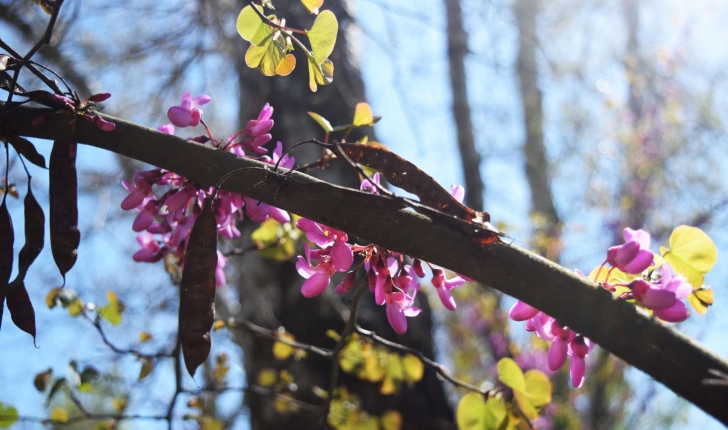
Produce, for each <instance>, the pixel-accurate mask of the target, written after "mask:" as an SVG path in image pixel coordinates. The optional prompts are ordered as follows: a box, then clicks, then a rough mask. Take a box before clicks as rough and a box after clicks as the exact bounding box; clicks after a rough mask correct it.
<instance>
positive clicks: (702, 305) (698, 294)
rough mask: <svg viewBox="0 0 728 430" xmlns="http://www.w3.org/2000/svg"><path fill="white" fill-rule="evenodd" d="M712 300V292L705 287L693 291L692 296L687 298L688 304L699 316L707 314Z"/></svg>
mask: <svg viewBox="0 0 728 430" xmlns="http://www.w3.org/2000/svg"><path fill="white" fill-rule="evenodd" d="M713 299H714V297H713V290H712V289H710V288H706V287H700V288H698V289H697V290H693V292H692V294H690V295H689V296H688V302H690V304H691V305H692V307H693V308H694V309H695V311H696V312H697V313H698V314H700V315H704V314H705V313H706V312H708V307H710V306H712V305H713Z"/></svg>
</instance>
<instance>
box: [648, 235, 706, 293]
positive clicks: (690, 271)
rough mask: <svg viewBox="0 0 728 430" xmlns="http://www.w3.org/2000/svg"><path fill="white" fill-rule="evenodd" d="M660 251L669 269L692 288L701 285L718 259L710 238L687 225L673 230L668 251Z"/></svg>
mask: <svg viewBox="0 0 728 430" xmlns="http://www.w3.org/2000/svg"><path fill="white" fill-rule="evenodd" d="M660 251H661V252H662V255H663V257H665V261H667V263H668V264H669V265H670V267H672V269H673V270H674V271H675V272H677V273H679V274H681V275H683V276H685V277H686V278H687V279H688V282H690V283H691V284H692V285H693V288H699V287H700V286H701V285H703V278H704V277H705V274H706V273H708V272H709V271H710V269H712V268H713V266H714V265H715V261H716V260H717V258H718V251H717V249H716V248H715V244H714V243H713V241H712V240H711V239H710V237H708V235H707V234H705V233H704V232H703V230H701V229H699V228H697V227H690V226H687V225H681V226H679V227H677V228H676V229H675V230H673V232H672V234H671V235H670V249H669V250H665V249H664V248H660Z"/></svg>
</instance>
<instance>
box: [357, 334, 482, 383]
mask: <svg viewBox="0 0 728 430" xmlns="http://www.w3.org/2000/svg"><path fill="white" fill-rule="evenodd" d="M356 332H357V333H359V334H360V335H362V336H365V337H368V338H369V339H371V340H373V341H375V342H377V343H381V344H382V345H384V346H386V347H388V348H392V349H396V350H398V351H402V352H407V353H410V354H414V355H416V356H417V357H419V359H420V360H422V362H423V363H425V364H426V365H428V366H430V367H432V368H433V369H435V371H436V372H437V374H438V375H440V376H441V377H442V378H443V379H444V380H446V381H447V382H449V383H451V384H453V385H455V386H458V387H460V388H465V389H466V390H469V391H473V392H476V393H480V394H482V395H483V396H485V397H490V396H492V395H493V394H494V392H495V390H481V389H480V388H478V387H476V386H475V385H472V384H468V383H467V382H464V381H461V380H459V379H456V378H453V377H452V376H451V375H450V372H449V371H448V370H447V367H445V365H444V364H440V363H438V362H436V361H434V360H431V359H429V358H427V356H425V354H423V353H422V351H420V350H419V349H415V348H410V347H409V346H405V345H402V344H399V343H396V342H392V341H391V340H387V339H385V338H383V337H381V336H379V335H378V334H376V333H374V331H371V330H366V329H363V328H361V327H359V326H356Z"/></svg>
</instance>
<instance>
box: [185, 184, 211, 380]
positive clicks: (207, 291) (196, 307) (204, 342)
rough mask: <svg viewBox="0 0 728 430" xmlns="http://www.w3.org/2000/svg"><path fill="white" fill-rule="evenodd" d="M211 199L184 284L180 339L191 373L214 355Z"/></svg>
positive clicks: (194, 234)
mask: <svg viewBox="0 0 728 430" xmlns="http://www.w3.org/2000/svg"><path fill="white" fill-rule="evenodd" d="M211 201H212V197H210V198H208V199H207V201H206V202H205V207H204V208H203V209H202V212H200V215H199V216H198V217H197V220H196V221H195V225H194V226H193V227H192V231H191V232H190V237H189V241H188V243H187V252H186V253H185V265H184V269H183V270H182V282H181V284H180V306H179V339H180V343H181V344H182V354H183V355H184V358H185V365H186V366H187V371H188V372H189V373H190V375H191V376H194V374H195V369H197V367H198V366H199V365H200V364H202V363H203V362H204V361H205V360H206V359H207V356H208V355H210V346H211V343H210V330H211V329H212V324H213V322H214V315H215V267H216V266H217V221H216V220H215V214H214V212H213V210H212V207H211Z"/></svg>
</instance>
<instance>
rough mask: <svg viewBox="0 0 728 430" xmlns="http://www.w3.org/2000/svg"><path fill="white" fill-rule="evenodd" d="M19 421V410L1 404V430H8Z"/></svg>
mask: <svg viewBox="0 0 728 430" xmlns="http://www.w3.org/2000/svg"><path fill="white" fill-rule="evenodd" d="M16 421H18V410H17V409H15V407H13V406H11V405H5V404H3V403H2V402H0V429H6V428H9V427H10V426H12V425H13V424H15V422H16Z"/></svg>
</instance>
